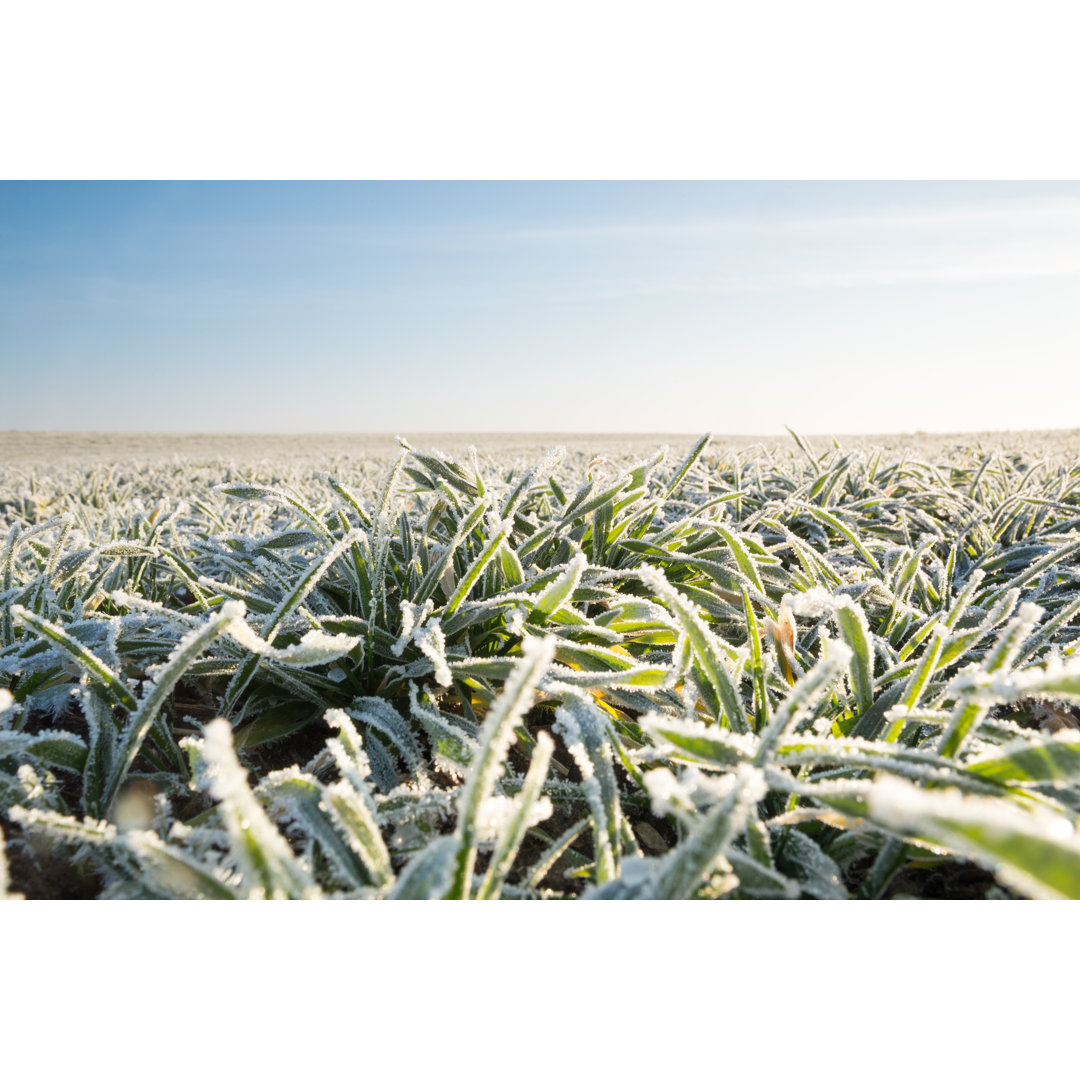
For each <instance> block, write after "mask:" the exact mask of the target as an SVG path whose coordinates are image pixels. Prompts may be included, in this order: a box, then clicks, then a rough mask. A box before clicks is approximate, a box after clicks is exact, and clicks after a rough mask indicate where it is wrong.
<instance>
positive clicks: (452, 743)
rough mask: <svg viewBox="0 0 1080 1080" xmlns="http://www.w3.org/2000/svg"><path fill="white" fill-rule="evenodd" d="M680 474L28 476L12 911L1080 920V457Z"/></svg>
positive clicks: (949, 451)
mask: <svg viewBox="0 0 1080 1080" xmlns="http://www.w3.org/2000/svg"><path fill="white" fill-rule="evenodd" d="M7 438H9V439H11V438H13V437H12V436H7ZM12 445H15V444H14V443H13V444H12ZM425 445H426V444H425ZM687 446H689V444H687ZM687 446H684V447H681V448H679V450H678V451H677V452H672V453H665V452H664V451H663V450H661V449H660V447H656V448H655V449H654V450H653V449H651V450H650V452H648V453H645V454H641V453H639V452H638V448H635V447H630V446H623V447H612V448H611V449H609V451H608V452H607V453H606V454H604V455H603V456H598V453H597V450H598V444H597V445H593V444H590V443H588V441H587V440H581V441H580V442H579V443H578V445H576V446H575V445H574V444H573V443H571V444H570V446H569V448H568V449H565V450H562V449H559V448H556V449H551V450H547V451H546V452H545V450H544V449H539V448H537V449H533V448H530V447H526V446H520V447H505V448H504V449H502V450H501V451H499V452H484V453H479V454H478V453H476V452H475V451H473V452H470V451H469V450H467V449H465V448H464V447H461V448H455V449H454V452H453V455H452V456H451V455H450V454H441V453H439V452H437V451H429V450H426V449H424V448H423V447H422V446H421V445H420V444H419V442H418V443H417V445H416V447H415V448H413V447H412V446H410V445H409V444H407V443H405V444H403V445H402V446H401V447H400V449H397V448H393V449H392V452H387V453H381V452H380V453H375V454H372V453H363V454H356V453H352V454H350V453H347V452H344V451H343V449H342V447H341V446H335V447H331V448H328V449H327V452H326V453H324V454H318V453H311V452H305V453H289V452H285V451H283V452H281V453H280V454H279V455H277V456H276V457H274V458H272V459H268V460H263V461H255V460H253V459H250V458H248V459H243V460H242V459H240V458H239V457H236V458H234V460H233V461H232V463H229V462H227V461H223V460H221V459H220V457H214V456H213V455H203V456H188V457H185V458H183V459H180V458H177V457H173V458H172V459H170V458H169V457H168V456H167V455H163V456H160V457H157V458H153V459H151V458H150V457H147V458H146V459H144V460H143V461H142V462H141V463H139V464H120V465H102V464H94V463H93V462H92V461H89V460H82V459H79V458H78V457H77V455H72V456H70V457H69V458H68V459H66V460H59V459H58V460H57V461H56V462H54V463H51V464H50V463H42V462H35V461H34V460H33V458H32V455H26V456H24V457H23V458H20V457H19V455H18V454H17V453H12V454H10V455H8V457H7V458H6V462H7V463H6V464H5V465H0V829H2V831H3V836H4V841H5V842H4V845H3V847H2V848H0V851H2V852H3V856H2V857H0V893H8V894H22V895H25V896H29V897H57V898H60V897H66V898H75V897H85V898H89V897H96V896H103V897H109V898H122V897H145V898H153V897H163V898H170V897H186V898H199V897H205V898H222V899H225V898H255V897H297V898H302V897H310V898H316V897H353V898H358V899H362V898H390V899H396V898H418V899H419V898H482V899H497V898H503V899H518V898H536V899H548V898H550V899H576V898H581V899H606V898H612V899H616V898H659V899H678V898H694V897H699V898H717V899H743V898H792V899H794V898H799V897H803V898H819V899H826V898H845V897H858V898H883V897H894V896H916V897H957V898H960V897H965V898H981V897H986V898H1001V899H1005V898H1017V897H1073V898H1080V838H1078V837H1077V835H1076V832H1075V822H1076V816H1077V813H1078V811H1080V731H1078V730H1077V729H1078V723H1077V716H1078V715H1080V711H1078V710H1075V709H1074V705H1075V704H1076V703H1080V655H1077V650H1078V648H1080V646H1078V642H1080V630H1078V626H1077V624H1076V620H1077V617H1078V615H1080V532H1078V530H1077V526H1078V525H1080V457H1078V456H1077V454H1076V453H1074V452H1072V449H1071V447H1070V446H1068V445H1067V444H1066V443H1064V442H1063V443H1061V444H1058V445H1056V444H1055V443H1054V442H1053V440H1047V439H1043V440H1027V441H1025V440H1022V439H1017V440H1015V442H1014V443H1013V444H1012V445H1010V444H1008V443H1006V444H1001V443H1000V442H999V443H996V444H994V445H990V444H989V443H986V442H979V441H974V440H972V441H970V442H968V443H966V444H958V443H955V442H952V443H948V442H943V443H941V444H940V445H937V446H934V447H932V448H929V449H926V448H920V447H912V446H910V445H906V446H905V445H903V444H900V443H893V444H890V445H887V446H881V447H873V446H868V445H862V444H860V445H857V446H852V447H847V446H841V445H833V444H831V443H828V442H822V441H820V440H816V441H815V442H814V443H813V445H811V444H810V443H808V442H806V441H804V440H801V439H798V438H797V437H796V438H793V439H791V440H790V441H788V442H787V443H784V444H782V445H775V446H773V445H767V446H766V445H758V446H749V445H745V444H743V445H738V444H736V443H734V442H731V441H725V440H717V441H715V442H713V443H710V442H709V441H708V440H707V439H703V440H701V441H699V442H697V443H696V444H694V445H693V446H692V447H689V452H687ZM392 447H393V444H392V443H391V444H390V446H389V447H388V448H387V449H388V450H390V449H391V448H392Z"/></svg>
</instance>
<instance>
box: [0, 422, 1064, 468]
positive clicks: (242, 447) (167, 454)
mask: <svg viewBox="0 0 1080 1080" xmlns="http://www.w3.org/2000/svg"><path fill="white" fill-rule="evenodd" d="M401 435H402V436H403V437H405V438H407V439H408V440H409V441H410V442H411V443H413V444H414V445H415V446H417V447H422V448H425V449H427V448H433V447H434V448H437V449H439V450H442V451H445V452H446V453H448V454H452V455H463V454H465V453H466V451H467V449H468V447H469V446H475V447H476V448H477V449H478V450H479V451H480V452H482V453H487V454H491V455H493V456H495V457H502V456H506V455H510V456H515V455H519V454H520V455H526V456H530V455H531V456H535V455H536V454H538V453H540V454H542V453H544V452H546V451H547V450H548V449H550V448H551V447H553V446H556V445H563V446H566V447H567V448H568V449H571V450H576V451H579V452H581V453H582V454H590V455H595V454H605V455H613V456H620V455H627V456H633V455H635V454H636V455H645V454H650V453H652V452H653V451H654V450H655V449H656V448H657V447H659V446H661V445H664V444H666V445H667V446H669V447H670V448H671V450H672V453H673V454H676V453H679V452H683V453H685V452H686V451H687V450H689V448H690V447H691V446H692V445H693V444H694V442H695V441H696V439H697V438H698V436H697V435H696V434H690V435H687V434H678V435H672V434H663V433H657V434H648V435H641V434H633V435H628V434H604V433H595V434H584V435H578V434H566V433H543V432H527V433H525V434H506V433H502V434H484V433H478V434H475V435H462V434H459V433H454V434H440V433H431V434H424V433H421V434H412V433H409V432H401ZM805 438H806V441H807V442H808V443H809V444H810V445H811V446H812V447H814V448H820V449H821V450H823V451H824V450H826V449H828V448H829V447H830V446H831V445H832V438H831V437H830V436H824V435H810V436H806V437H805ZM837 441H838V442H839V443H840V444H841V445H842V446H845V447H856V446H885V447H888V448H895V449H903V450H908V451H911V452H912V453H916V454H925V455H936V454H939V453H941V452H943V451H947V450H948V449H950V448H956V447H978V446H981V447H984V448H986V449H988V450H989V449H1003V448H1004V449H1009V448H1014V449H1015V448H1020V447H1024V448H1026V449H1028V450H1029V451H1031V452H1033V453H1080V428H1074V429H1071V430H1064V431H1030V432H1000V431H998V432H994V431H989V432H974V433H972V432H967V433H963V434H926V433H922V432H916V433H907V434H893V435H839V436H837ZM757 445H761V446H764V447H774V448H775V447H784V448H787V447H790V446H791V439H790V437H789V436H788V435H786V434H784V435H770V436H751V435H715V436H714V437H713V441H712V446H713V448H714V449H719V448H722V447H730V448H731V449H733V450H745V449H747V448H749V447H752V446H757ZM397 448H398V444H397V441H396V439H395V437H394V436H393V435H347V434H328V435H228V434H222V435H205V434H200V435H149V434H129V433H124V432H121V433H108V432H63V431H60V432H54V431H44V432H43V431H0V468H2V465H3V463H8V464H13V465H24V464H41V465H47V464H49V463H51V462H72V463H85V464H88V465H89V464H111V463H116V462H146V463H150V462H158V461H168V460H172V459H173V458H182V459H186V460H190V461H203V462H207V461H237V462H254V461H273V460H277V461H279V462H281V461H284V460H286V459H297V458H299V459H305V460H306V459H310V458H316V457H330V458H341V457H349V458H357V457H365V458H369V459H383V460H389V459H390V458H392V457H393V456H394V455H395V454H396V453H397Z"/></svg>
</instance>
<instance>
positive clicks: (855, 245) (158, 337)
mask: <svg viewBox="0 0 1080 1080" xmlns="http://www.w3.org/2000/svg"><path fill="white" fill-rule="evenodd" d="M785 424H786V425H789V426H791V427H793V428H795V429H797V430H799V431H802V432H806V433H822V432H843V433H865V432H881V433H884V432H897V431H915V430H924V431H965V430H980V429H982V430H985V429H1005V428H1014V429H1015V428H1064V427H1076V426H1080V183H1073V184H1067V183H1057V182H1055V183H1045V184H1044V183H1025V184H1019V183H971V184H968V183H923V184H911V183H896V184H893V183H787V182H785V183H711V182H688V183H681V182H680V183H628V182H611V183H557V184H556V183H535V184H533V183H364V182H361V183H327V184H314V183H262V182H257V183H195V184H189V183H183V184H179V183H177V184H172V183H163V184H157V183H154V184H144V183H86V184H82V183H14V182H4V183H0V428H3V429H12V428H16V429H26V430H31V429H38V430H42V429H44V430H50V429H51V430H61V429H71V430H95V431H192V432H205V431H237V432H274V431H281V432H318V431H335V432H342V431H361V432H402V433H404V432H424V431H469V432H490V431H557V432H559V431H561V432H574V431H578V432H583V431H605V432H611V431H621V432H700V431H706V430H711V431H714V432H717V433H731V434H772V433H778V432H781V431H782V430H783V425H785Z"/></svg>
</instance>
